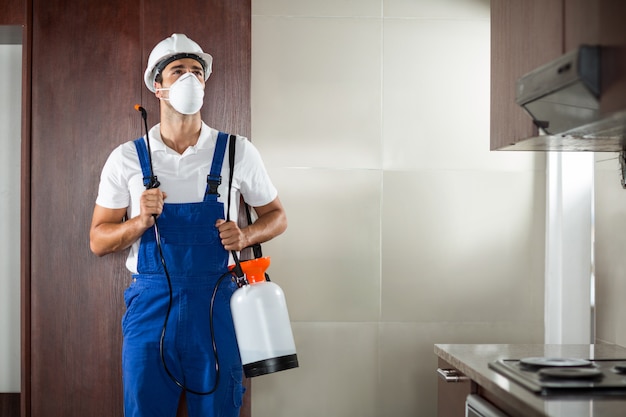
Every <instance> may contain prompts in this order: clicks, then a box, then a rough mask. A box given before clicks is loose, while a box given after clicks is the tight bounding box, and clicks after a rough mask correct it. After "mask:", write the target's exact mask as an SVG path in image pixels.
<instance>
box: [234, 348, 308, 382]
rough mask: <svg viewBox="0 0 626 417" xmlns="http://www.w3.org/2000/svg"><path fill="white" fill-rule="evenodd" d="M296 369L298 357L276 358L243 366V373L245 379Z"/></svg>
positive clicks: (294, 355)
mask: <svg viewBox="0 0 626 417" xmlns="http://www.w3.org/2000/svg"><path fill="white" fill-rule="evenodd" d="M297 367H298V355H296V354H295V353H294V354H293V355H286V356H278V357H276V358H269V359H263V360H262V361H258V362H252V363H247V364H245V365H243V372H244V374H245V375H246V377H247V378H253V377H255V376H261V375H266V374H272V373H274V372H278V371H286V370H287V369H292V368H297Z"/></svg>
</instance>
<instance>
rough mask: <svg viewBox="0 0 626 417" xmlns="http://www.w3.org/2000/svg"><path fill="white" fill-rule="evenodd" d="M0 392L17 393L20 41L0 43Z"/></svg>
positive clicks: (18, 385)
mask: <svg viewBox="0 0 626 417" xmlns="http://www.w3.org/2000/svg"><path fill="white" fill-rule="evenodd" d="M0 74H2V75H1V76H0V126H2V127H1V128H0V148H1V149H2V151H0V392H20V324H19V323H20V149H21V147H20V144H21V138H20V135H21V122H20V121H21V105H22V104H21V103H22V90H21V87H22V82H21V80H22V45H2V44H0Z"/></svg>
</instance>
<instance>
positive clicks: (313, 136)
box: [251, 17, 381, 168]
mask: <svg viewBox="0 0 626 417" xmlns="http://www.w3.org/2000/svg"><path fill="white" fill-rule="evenodd" d="M286 34H288V36H285V35H286ZM380 79H381V22H380V20H379V19H301V18H280V17H255V18H254V20H253V48H252V100H251V101H252V131H253V136H254V139H253V140H254V142H255V143H256V144H257V145H258V146H259V148H260V149H261V150H262V151H263V155H264V158H265V161H266V163H267V164H268V165H271V166H283V167H284V166H287V167H325V168H327V167H330V168H379V167H380V164H381V155H380V149H381V116H380V114H381V109H380V106H381V86H380Z"/></svg>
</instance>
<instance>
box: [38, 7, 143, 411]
mask: <svg viewBox="0 0 626 417" xmlns="http://www.w3.org/2000/svg"><path fill="white" fill-rule="evenodd" d="M33 12H34V13H33V31H32V32H33V35H32V36H33V45H32V149H31V153H32V165H31V201H32V204H31V232H32V242H31V349H32V350H31V355H30V358H31V378H32V379H31V398H30V407H31V413H32V415H33V416H50V417H52V416H88V415H92V416H95V415H122V392H121V389H120V382H121V372H120V362H121V353H120V352H121V347H120V346H121V343H120V337H121V336H120V335H121V326H120V320H121V315H122V313H123V302H122V298H121V294H122V292H123V290H124V288H125V286H126V284H127V282H128V281H129V277H128V274H127V273H126V271H124V267H123V257H124V256H123V255H121V254H120V255H114V256H111V257H109V258H107V259H98V258H96V257H95V256H94V255H92V254H91V252H90V250H89V238H88V236H89V226H90V221H91V212H92V210H93V203H94V199H95V196H96V192H97V185H98V181H99V172H100V169H101V167H102V165H103V163H104V161H105V159H106V157H107V154H108V153H109V152H110V151H111V149H112V148H113V147H115V146H116V145H117V144H119V143H121V142H122V141H124V140H127V139H128V138H131V137H133V136H138V134H139V133H140V127H141V124H140V120H139V119H138V117H137V112H136V111H135V110H134V109H133V107H132V106H133V104H134V103H135V102H136V101H137V100H139V97H140V94H141V84H140V79H139V77H137V73H138V72H139V70H140V66H141V61H140V60H141V51H140V48H139V39H140V33H139V25H137V24H130V22H131V21H134V22H137V21H138V20H139V9H138V8H137V7H136V5H135V3H133V2H126V1H122V0H112V1H107V2H87V1H85V2H79V1H70V0H34V2H33Z"/></svg>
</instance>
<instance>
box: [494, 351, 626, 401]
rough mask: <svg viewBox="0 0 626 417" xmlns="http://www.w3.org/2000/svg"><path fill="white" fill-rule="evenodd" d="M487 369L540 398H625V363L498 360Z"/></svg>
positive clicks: (567, 360)
mask: <svg viewBox="0 0 626 417" xmlns="http://www.w3.org/2000/svg"><path fill="white" fill-rule="evenodd" d="M489 368H491V369H493V370H494V371H496V372H498V373H500V374H502V375H503V376H506V377H507V378H509V379H511V380H512V381H514V382H516V383H518V384H519V385H521V386H523V387H525V388H526V389H528V390H530V391H532V392H534V393H537V394H540V395H555V394H565V395H567V394H577V395H579V394H582V393H589V394H593V395H598V394H600V395H626V359H607V360H599V359H594V360H580V359H566V358H565V359H563V358H524V359H500V360H498V361H496V362H491V363H489Z"/></svg>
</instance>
